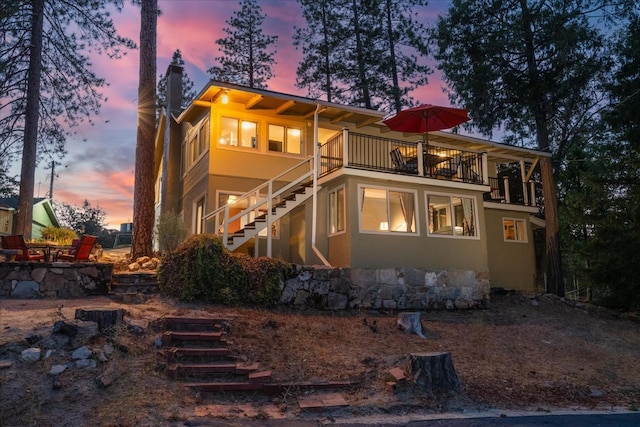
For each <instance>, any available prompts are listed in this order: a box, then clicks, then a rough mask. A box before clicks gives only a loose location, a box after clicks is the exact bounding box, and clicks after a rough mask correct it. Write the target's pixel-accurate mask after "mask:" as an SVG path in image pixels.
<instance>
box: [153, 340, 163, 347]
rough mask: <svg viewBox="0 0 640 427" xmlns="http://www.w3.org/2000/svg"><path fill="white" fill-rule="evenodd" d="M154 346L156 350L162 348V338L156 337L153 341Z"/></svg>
mask: <svg viewBox="0 0 640 427" xmlns="http://www.w3.org/2000/svg"><path fill="white" fill-rule="evenodd" d="M154 344H155V346H156V348H162V338H161V337H157V338H156V339H155V340H154Z"/></svg>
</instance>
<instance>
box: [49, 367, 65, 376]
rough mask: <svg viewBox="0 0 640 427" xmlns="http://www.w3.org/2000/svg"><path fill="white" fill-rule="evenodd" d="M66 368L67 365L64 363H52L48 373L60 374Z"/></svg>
mask: <svg viewBox="0 0 640 427" xmlns="http://www.w3.org/2000/svg"><path fill="white" fill-rule="evenodd" d="M66 370H67V367H66V366H65V365H53V366H52V367H51V370H50V371H49V375H53V376H55V375H60V374H61V373H63V372H64V371H66Z"/></svg>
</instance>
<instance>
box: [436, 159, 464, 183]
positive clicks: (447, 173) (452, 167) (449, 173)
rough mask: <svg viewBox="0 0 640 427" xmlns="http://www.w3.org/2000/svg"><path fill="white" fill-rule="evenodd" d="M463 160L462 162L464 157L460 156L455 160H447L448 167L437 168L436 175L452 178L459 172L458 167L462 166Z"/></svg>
mask: <svg viewBox="0 0 640 427" xmlns="http://www.w3.org/2000/svg"><path fill="white" fill-rule="evenodd" d="M461 162H462V159H461V158H460V157H458V158H457V159H455V160H454V161H449V162H446V163H447V167H444V168H438V169H436V170H435V175H436V176H444V177H445V178H447V179H451V178H453V177H454V176H455V175H457V174H458V168H459V167H460V163H461ZM443 163H444V162H443Z"/></svg>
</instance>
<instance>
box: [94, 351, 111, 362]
mask: <svg viewBox="0 0 640 427" xmlns="http://www.w3.org/2000/svg"><path fill="white" fill-rule="evenodd" d="M93 353H94V358H95V359H96V360H98V361H99V362H102V363H105V362H108V361H109V358H108V357H107V355H106V354H105V353H104V351H103V350H101V349H97V350H94V352H93Z"/></svg>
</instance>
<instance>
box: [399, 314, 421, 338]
mask: <svg viewBox="0 0 640 427" xmlns="http://www.w3.org/2000/svg"><path fill="white" fill-rule="evenodd" d="M397 323H398V329H400V330H403V331H405V332H406V333H408V334H416V335H417V336H419V337H420V338H426V337H425V336H424V334H423V333H422V322H421V321H420V313H419V312H402V313H398V322H397Z"/></svg>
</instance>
